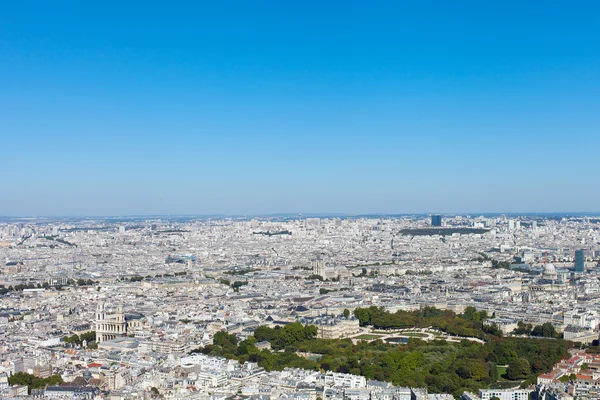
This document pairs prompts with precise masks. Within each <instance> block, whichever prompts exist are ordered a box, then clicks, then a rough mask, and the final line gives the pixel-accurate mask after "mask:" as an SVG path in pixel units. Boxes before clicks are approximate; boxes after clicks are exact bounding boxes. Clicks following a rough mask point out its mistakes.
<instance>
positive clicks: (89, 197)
mask: <svg viewBox="0 0 600 400" xmlns="http://www.w3.org/2000/svg"><path fill="white" fill-rule="evenodd" d="M173 3H174V2H152V1H150V2H148V1H144V2H141V1H140V2H135V1H131V2H116V1H104V2H95V3H92V2H82V1H76V2H61V1H57V2H46V1H44V2H41V1H40V2H35V1H22V2H21V1H19V2H4V4H2V5H0V157H1V159H2V164H3V165H4V171H3V179H2V181H1V182H0V215H117V214H128V215H132V214H211V213H225V214H255V213H277V212H300V211H301V212H342V213H410V212H528V211H538V212H552V211H600V207H598V201H597V199H598V198H599V197H600V185H598V184H597V180H598V172H599V171H600V167H599V166H598V154H597V153H598V148H599V145H600V134H599V133H600V130H599V128H600V110H599V108H600V47H599V46H598V38H599V37H600V33H599V30H598V27H599V26H600V5H599V4H598V3H597V2H591V1H590V2H576V3H568V4H567V2H548V1H536V2H528V1H505V2H497V3H496V4H492V2H482V1H456V2H449V1H448V2H446V1H431V2H428V1H411V2H408V1H389V2H377V1H375V2H374V1H370V2H353V1H339V2H338V1H330V2H323V1H302V2H290V1H222V2H221V1H219V2H187V3H186V2H179V3H178V4H173Z"/></svg>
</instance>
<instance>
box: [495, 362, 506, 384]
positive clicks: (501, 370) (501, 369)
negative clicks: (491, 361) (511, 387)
mask: <svg viewBox="0 0 600 400" xmlns="http://www.w3.org/2000/svg"><path fill="white" fill-rule="evenodd" d="M496 369H497V370H498V380H501V379H504V378H503V377H502V375H504V374H506V367H504V366H500V365H497V366H496Z"/></svg>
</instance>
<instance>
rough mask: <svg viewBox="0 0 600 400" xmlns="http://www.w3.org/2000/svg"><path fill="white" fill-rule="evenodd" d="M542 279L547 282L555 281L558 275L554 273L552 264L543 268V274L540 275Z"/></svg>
mask: <svg viewBox="0 0 600 400" xmlns="http://www.w3.org/2000/svg"><path fill="white" fill-rule="evenodd" d="M542 279H544V280H549V281H557V280H558V273H557V272H556V268H555V267H554V264H552V263H548V264H546V266H544V272H543V273H542Z"/></svg>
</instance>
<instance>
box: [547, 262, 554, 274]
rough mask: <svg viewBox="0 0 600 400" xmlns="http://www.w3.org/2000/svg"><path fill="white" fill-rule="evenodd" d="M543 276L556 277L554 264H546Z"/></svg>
mask: <svg viewBox="0 0 600 400" xmlns="http://www.w3.org/2000/svg"><path fill="white" fill-rule="evenodd" d="M544 275H556V268H555V267H554V264H552V263H548V264H546V266H545V267H544Z"/></svg>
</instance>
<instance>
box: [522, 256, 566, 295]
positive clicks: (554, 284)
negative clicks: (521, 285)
mask: <svg viewBox="0 0 600 400" xmlns="http://www.w3.org/2000/svg"><path fill="white" fill-rule="evenodd" d="M566 286H567V285H566V284H565V282H564V280H563V279H562V277H561V275H560V274H559V273H558V272H557V271H556V267H555V266H554V264H552V263H546V264H545V265H544V270H543V271H542V273H541V275H540V276H539V277H538V278H537V279H535V280H534V281H533V282H531V283H530V284H529V290H530V291H535V292H558V291H562V290H565V289H566Z"/></svg>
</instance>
